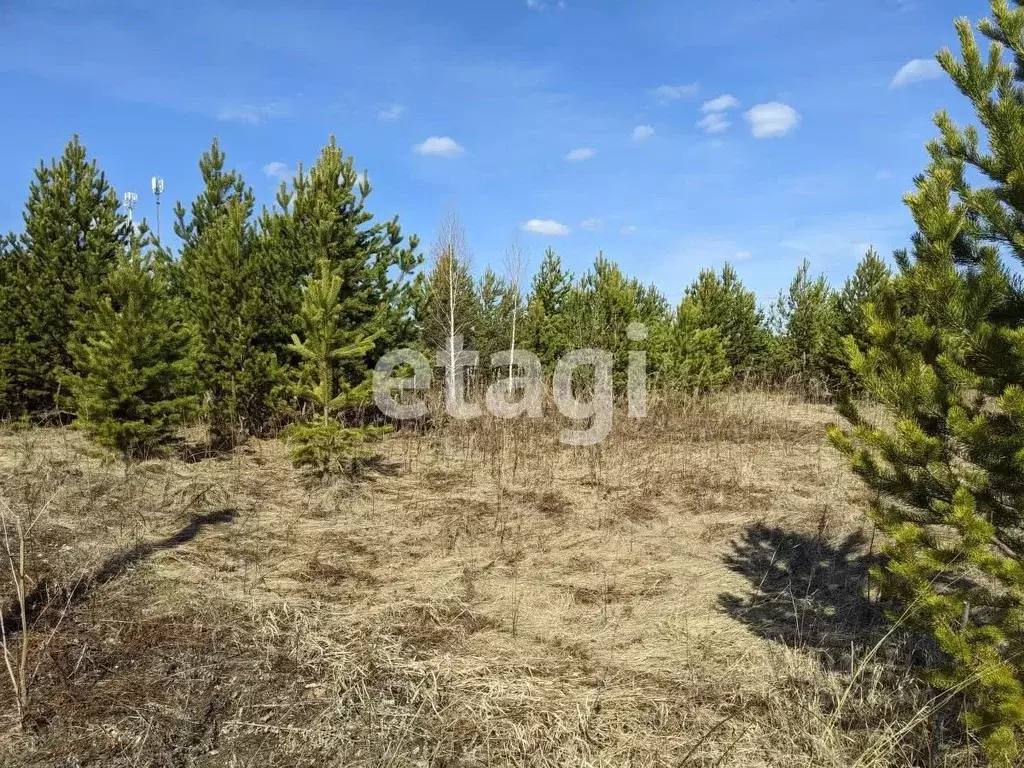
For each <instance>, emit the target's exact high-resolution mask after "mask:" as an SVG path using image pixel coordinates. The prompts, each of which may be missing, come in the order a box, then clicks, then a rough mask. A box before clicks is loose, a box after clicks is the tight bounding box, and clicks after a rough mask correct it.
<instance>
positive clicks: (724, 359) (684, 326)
mask: <svg viewBox="0 0 1024 768" xmlns="http://www.w3.org/2000/svg"><path fill="white" fill-rule="evenodd" d="M705 321H706V318H705V317H704V316H703V311H702V308H701V307H700V305H699V303H698V301H697V300H695V299H693V298H691V297H686V298H684V299H683V301H682V302H681V303H680V304H679V308H678V310H677V311H676V319H675V322H674V323H673V324H672V326H671V330H670V336H669V348H668V352H667V360H666V361H665V363H664V365H663V367H664V369H665V378H666V379H667V380H668V381H669V383H670V384H671V385H672V386H673V387H674V388H677V389H680V390H682V391H683V392H689V393H697V392H705V391H708V390H712V389H717V388H719V387H721V386H722V385H723V384H725V383H726V382H727V381H728V380H729V379H730V377H731V376H732V369H731V368H730V367H729V343H728V341H726V339H724V338H723V337H722V332H721V331H720V330H719V329H718V327H717V326H710V327H707V326H705V325H704V323H705Z"/></svg>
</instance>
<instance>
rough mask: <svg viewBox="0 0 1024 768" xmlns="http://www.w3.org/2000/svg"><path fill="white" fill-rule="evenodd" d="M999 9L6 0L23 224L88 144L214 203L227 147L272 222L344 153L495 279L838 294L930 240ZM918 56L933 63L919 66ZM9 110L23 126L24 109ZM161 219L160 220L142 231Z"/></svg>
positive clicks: (582, 1)
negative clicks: (514, 259) (932, 162)
mask: <svg viewBox="0 0 1024 768" xmlns="http://www.w3.org/2000/svg"><path fill="white" fill-rule="evenodd" d="M987 11H988V5H987V3H986V2H984V1H983V0H959V1H958V2H948V1H947V0H861V1H860V2H843V1H841V0H734V2H730V3H707V2H696V1H693V0H687V1H685V2H683V1H681V0H635V2H626V1H624V0H564V2H561V3H560V2H558V0H486V2H484V1H481V0H434V2H429V3H428V2H414V0H378V1H377V2H364V3H338V2H327V0H321V1H320V2H303V1H302V0H297V1H295V2H291V3H280V2H268V1H267V0H253V1H252V2H246V3H241V2H238V3H214V2H197V1H196V0H181V2H176V3H154V2H152V1H151V0H147V1H145V2H143V1H141V0H123V1H122V2H117V3H115V2H105V3H97V2H87V1H84V0H63V1H58V0H0V35H2V37H0V103H3V104H4V105H6V110H5V111H6V114H5V116H4V117H3V118H2V120H0V125H2V134H0V135H2V139H3V140H2V141H0V166H2V168H3V169H4V172H3V174H2V176H0V229H3V230H7V229H12V228H14V229H16V228H19V227H20V224H21V209H22V205H23V202H24V198H25V194H26V190H27V186H28V182H29V180H30V178H31V175H32V169H33V168H34V167H35V165H36V164H37V163H38V161H39V159H40V158H43V157H45V158H47V159H48V158H50V157H51V156H53V155H55V154H58V153H59V152H60V151H61V149H62V147H63V145H64V143H65V142H66V141H67V139H68V138H69V137H70V135H71V134H72V133H75V132H77V133H79V134H80V135H81V137H82V139H83V141H84V142H85V143H86V145H87V147H88V148H89V150H90V153H91V154H93V155H94V156H96V157H97V158H98V159H99V161H100V163H101V165H102V166H103V167H104V169H105V170H106V171H107V174H108V176H109V177H110V179H111V181H112V182H113V183H114V184H115V186H116V187H117V189H118V191H119V192H123V191H126V190H129V189H132V190H136V191H137V192H139V194H140V198H141V200H140V204H139V208H138V213H139V214H141V215H144V216H147V217H149V218H150V219H152V217H153V212H154V206H153V200H152V197H151V195H150V194H149V192H148V190H149V178H150V176H151V175H152V174H159V175H161V176H163V177H164V179H165V181H166V192H165V201H166V202H167V203H168V204H167V205H165V207H164V212H165V216H164V227H163V229H164V232H165V234H166V233H168V232H169V231H170V219H171V217H170V215H169V213H170V208H171V204H173V201H174V200H177V199H181V200H185V201H188V200H190V199H191V198H192V196H193V195H194V194H195V193H196V192H197V191H198V189H199V174H198V170H197V168H196V163H197V160H198V158H199V155H200V153H201V152H202V151H203V150H204V149H205V148H206V147H207V146H208V145H209V142H210V140H211V138H212V137H213V136H215V135H216V136H219V137H220V139H221V143H222V146H223V148H224V149H225V150H226V152H227V154H228V162H229V163H230V164H232V165H234V166H235V167H236V168H238V169H239V170H241V171H242V172H243V173H244V174H245V176H246V179H247V181H248V182H249V183H250V184H252V186H253V187H254V189H255V191H256V193H257V196H258V198H259V200H260V202H261V203H266V204H267V205H270V204H271V203H272V202H273V195H274V192H275V190H276V187H277V184H278V179H277V178H275V175H276V174H279V173H280V172H281V171H282V169H294V168H295V166H296V164H297V163H298V162H299V161H303V162H305V163H307V164H308V163H309V162H310V161H312V160H313V159H315V157H316V155H317V153H318V151H319V148H320V147H321V146H322V145H323V144H324V143H326V140H327V138H328V136H329V135H330V134H331V133H334V134H336V135H337V137H338V141H339V143H340V144H341V145H342V146H343V147H344V149H345V150H346V151H347V152H349V153H350V154H353V155H354V156H355V158H356V163H357V166H358V167H359V168H365V169H368V170H369V173H370V180H371V183H372V184H373V187H374V192H373V194H372V195H371V198H370V208H371V210H373V211H374V212H375V213H376V214H377V215H378V216H382V217H390V216H392V215H394V214H396V213H397V214H399V215H400V216H401V219H402V221H403V224H404V226H405V227H406V229H407V231H413V232H417V233H419V234H420V235H421V238H422V239H423V240H424V241H426V242H428V243H429V241H430V239H431V237H432V234H433V231H434V229H435V227H436V224H437V221H438V219H439V218H440V216H441V215H442V213H443V212H444V210H445V209H446V208H448V207H454V208H455V209H456V210H457V212H458V214H459V216H460V218H461V219H462V222H463V224H464V226H465V228H466V231H467V235H468V241H469V245H470V248H471V250H472V252H473V257H474V262H475V265H476V266H477V268H478V269H479V268H482V266H483V265H485V264H492V265H494V266H495V267H497V268H500V266H501V264H502V254H503V252H504V251H505V249H506V247H507V246H508V244H509V243H510V242H511V241H512V239H513V238H514V237H517V236H518V237H519V238H520V240H521V242H522V245H523V247H524V249H525V251H526V253H527V254H528V256H529V257H530V262H531V264H532V265H533V266H536V264H537V263H538V262H539V260H540V257H541V255H542V254H543V250H544V248H545V247H546V246H548V245H551V246H553V247H554V248H555V249H556V250H557V251H558V252H559V253H561V254H562V255H563V258H564V260H565V261H566V262H567V263H568V265H569V266H570V267H571V268H572V269H574V270H576V271H582V270H584V269H585V268H586V267H587V265H589V264H590V263H591V262H592V260H593V257H594V255H595V254H596V253H597V251H598V250H599V249H603V250H604V251H605V253H606V254H607V255H608V256H610V257H612V258H614V259H616V260H617V261H619V262H620V263H621V264H622V265H623V267H624V268H625V269H626V270H627V271H628V272H629V273H631V274H634V275H636V276H637V277H640V278H642V279H643V280H645V281H652V282H654V283H656V284H657V285H658V286H659V287H660V288H661V289H662V290H663V291H664V292H665V294H666V295H668V296H669V297H670V298H672V299H676V298H678V297H679V296H680V294H681V293H682V290H683V288H684V287H685V286H686V284H687V283H688V282H690V281H691V280H692V279H693V277H694V276H695V275H696V273H697V271H698V270H699V269H700V268H702V267H705V266H716V265H720V264H721V263H722V262H723V261H724V260H727V259H728V260H731V261H733V262H734V263H735V264H736V266H737V268H738V270H739V271H740V274H741V276H742V277H743V279H744V280H745V281H746V282H747V284H748V285H749V286H750V287H751V288H753V289H754V290H755V291H756V292H757V293H758V296H759V297H760V298H761V299H762V300H763V301H768V300H770V299H771V298H772V297H774V295H775V294H776V293H777V291H778V290H779V288H780V287H782V286H783V285H785V284H786V283H788V281H789V279H790V277H791V276H792V274H793V272H794V270H795V269H796V267H797V265H798V264H799V262H800V260H801V259H802V258H804V257H805V256H806V257H808V258H809V259H810V260H811V262H812V265H813V266H814V268H815V270H817V271H821V272H824V273H825V274H827V275H828V276H829V277H830V279H832V280H833V281H834V282H841V280H842V279H843V278H844V277H845V276H846V275H847V274H848V273H849V272H850V270H851V269H852V267H853V265H854V264H855V263H856V261H857V259H858V258H859V256H860V254H862V253H863V251H864V250H865V249H866V248H867V246H868V245H869V244H873V245H875V246H876V247H877V248H879V249H880V250H881V251H883V253H888V252H889V251H891V249H892V248H895V247H899V246H902V245H904V244H905V243H906V241H907V238H908V236H909V234H910V233H911V231H912V226H911V223H910V220H909V217H908V216H907V214H906V212H905V210H904V208H903V206H902V203H901V197H902V194H903V192H905V191H906V190H907V189H909V188H910V186H911V180H912V177H913V175H914V174H915V173H916V172H918V171H919V170H920V169H921V168H922V166H923V164H924V162H925V159H926V158H925V152H924V149H923V144H924V142H925V141H926V140H927V139H929V138H931V137H932V136H933V135H934V133H935V131H934V129H933V127H932V124H931V115H932V113H933V112H934V111H935V110H936V109H938V108H940V107H946V108H949V109H950V111H951V112H952V113H953V115H954V117H956V118H958V119H961V120H966V119H967V118H969V116H970V115H969V113H968V112H967V111H966V107H965V104H964V101H963V99H962V98H961V97H960V96H959V95H957V94H956V93H955V92H954V89H953V87H952V86H951V85H950V84H949V83H948V82H947V81H946V80H945V79H944V77H936V76H935V75H936V72H935V71H934V66H933V65H932V64H930V63H929V62H928V61H927V60H929V59H931V57H932V56H933V55H934V53H935V51H936V50H938V49H939V48H941V47H942V46H945V45H950V46H953V45H955V42H956V38H955V34H954V30H953V26H952V22H953V19H954V18H955V17H956V16H968V17H970V18H972V19H977V18H979V17H981V16H983V15H985V14H986V13H987ZM915 60H925V61H920V62H917V63H913V62H915ZM7 110H9V111H7ZM137 215H138V214H137Z"/></svg>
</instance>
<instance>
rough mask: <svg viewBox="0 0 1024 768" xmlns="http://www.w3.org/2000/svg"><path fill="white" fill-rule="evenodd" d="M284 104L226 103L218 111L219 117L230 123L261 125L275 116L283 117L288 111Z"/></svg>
mask: <svg viewBox="0 0 1024 768" xmlns="http://www.w3.org/2000/svg"><path fill="white" fill-rule="evenodd" d="M287 111H288V110H287V109H286V108H285V106H284V105H282V104H279V103H276V102H274V103H271V104H225V105H224V106H223V107H221V109H220V111H219V112H218V113H217V119H218V120H222V121H224V122H230V123H245V124H246V125H259V124H260V123H264V122H266V121H267V120H269V119H271V118H274V117H283V116H284V115H285V114H286V113H287Z"/></svg>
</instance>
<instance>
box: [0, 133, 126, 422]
mask: <svg viewBox="0 0 1024 768" xmlns="http://www.w3.org/2000/svg"><path fill="white" fill-rule="evenodd" d="M24 220H25V229H24V232H23V233H22V234H21V235H20V237H18V238H17V239H16V240H15V239H14V237H13V236H10V237H8V238H7V240H6V245H5V246H4V248H3V256H2V261H3V263H4V266H3V267H2V269H3V278H4V279H3V281H2V284H0V347H2V348H5V349H6V352H5V353H3V354H2V355H0V357H3V358H4V360H3V361H0V365H2V366H3V373H2V374H0V379H3V380H4V381H5V382H6V384H5V388H6V396H5V400H6V404H7V408H8V409H9V410H10V411H12V412H14V413H35V414H42V413H53V412H54V410H55V409H56V408H57V406H58V403H57V395H58V392H59V390H60V380H61V377H62V376H63V375H65V374H66V373H68V372H73V371H72V361H71V358H70V356H69V354H68V340H69V339H70V338H72V336H73V330H74V328H75V326H76V323H77V322H78V321H79V320H80V319H81V318H82V315H83V313H84V312H85V311H86V309H87V308H88V307H90V306H91V305H92V303H93V301H95V299H96V297H97V296H98V294H99V291H100V290H101V288H100V287H101V285H102V284H103V281H104V279H105V277H106V275H107V274H108V272H109V271H110V270H111V269H112V268H113V267H114V265H115V264H116V263H117V259H118V254H119V253H121V251H122V250H123V248H124V244H125V242H126V238H127V234H128V230H127V227H126V225H125V224H126V222H125V221H124V219H123V218H122V217H121V216H120V215H119V214H118V202H117V196H116V194H115V193H114V190H113V189H112V188H111V187H110V185H109V184H108V183H107V180H106V177H105V176H104V175H103V172H102V171H100V169H99V167H98V166H97V164H96V161H95V160H91V161H90V160H89V159H88V156H87V152H86V149H85V147H84V146H82V144H81V143H80V142H79V140H78V137H77V136H76V137H74V138H73V139H72V140H71V141H70V142H68V144H67V146H66V147H65V149H64V154H63V155H62V156H61V157H60V158H59V159H56V160H53V161H51V163H50V165H43V164H42V163H40V165H39V167H38V168H37V169H36V172H35V179H34V180H33V182H32V184H31V186H30V188H29V197H28V201H27V202H26V204H25V213H24Z"/></svg>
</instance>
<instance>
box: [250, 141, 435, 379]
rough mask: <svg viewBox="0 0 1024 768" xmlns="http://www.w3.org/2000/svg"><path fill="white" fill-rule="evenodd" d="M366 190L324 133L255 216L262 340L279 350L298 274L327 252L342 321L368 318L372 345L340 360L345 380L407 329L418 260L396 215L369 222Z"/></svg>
mask: <svg viewBox="0 0 1024 768" xmlns="http://www.w3.org/2000/svg"><path fill="white" fill-rule="evenodd" d="M371 192H372V187H371V185H370V182H369V177H368V176H367V175H366V174H365V173H363V174H359V173H357V172H356V169H355V165H354V161H353V159H352V158H351V157H349V156H347V155H345V153H344V151H343V150H342V149H341V148H340V147H339V146H338V144H337V141H336V140H335V138H334V136H331V138H330V141H329V142H328V144H327V146H326V147H324V148H323V150H322V151H321V153H320V157H319V158H318V160H317V162H316V163H315V164H314V165H313V166H312V168H310V170H309V172H308V173H306V172H304V171H303V169H302V168H301V166H300V168H299V171H298V173H297V174H296V176H295V178H294V179H293V180H292V182H291V184H290V185H289V184H287V183H284V182H282V184H281V188H280V190H279V191H278V195H277V208H276V209H275V210H273V211H264V213H263V215H262V216H261V218H260V224H261V234H260V238H259V244H258V248H259V249H260V251H261V252H262V253H263V254H264V255H263V256H262V257H261V261H262V262H263V263H264V264H265V265H266V269H267V276H266V278H265V280H266V284H267V285H268V286H269V289H268V292H269V295H268V297H267V318H266V321H265V328H266V335H267V344H269V345H271V346H275V347H276V351H277V352H278V354H281V353H282V352H284V351H285V350H286V348H287V342H288V339H289V337H290V334H291V330H292V325H293V321H294V318H295V316H296V313H297V312H298V311H299V307H300V305H301V301H302V290H301V287H302V284H303V282H302V281H303V279H304V278H305V277H307V276H309V275H311V274H312V273H313V270H314V268H315V267H316V264H317V263H318V261H319V260H320V259H323V258H326V259H327V260H328V261H329V262H330V264H331V265H332V266H333V268H335V269H336V270H337V271H338V273H339V274H340V275H341V277H342V287H341V291H340V293H339V301H340V310H339V311H340V312H341V319H340V322H341V323H342V325H343V326H345V327H350V328H359V327H367V326H368V324H370V323H373V324H374V325H375V327H374V328H372V329H370V330H371V332H372V334H373V336H374V338H375V339H376V341H375V342H374V345H373V347H372V348H371V349H370V350H368V351H367V354H366V355H365V356H364V357H363V358H360V359H355V358H350V359H347V360H346V361H345V362H344V364H343V366H342V368H343V372H344V375H345V377H346V379H347V380H348V381H349V382H350V383H358V382H359V381H361V380H362V379H363V378H364V376H365V373H366V371H367V369H368V368H369V367H371V366H372V365H373V364H374V363H375V362H376V359H377V358H379V357H380V356H381V355H382V354H384V353H385V352H386V351H388V350H389V349H395V348H398V347H400V346H402V345H404V344H407V343H409V342H410V341H411V340H412V339H413V336H414V328H413V324H412V301H413V292H412V281H411V279H410V276H411V274H412V272H413V270H415V268H416V267H417V266H419V264H420V263H421V261H422V259H421V257H420V255H419V253H418V252H417V249H418V247H419V240H418V238H417V237H416V236H415V235H412V236H410V237H409V238H405V237H404V236H403V234H402V229H401V227H400V225H399V222H398V217H397V216H396V217H395V218H393V219H391V220H389V221H376V222H375V221H374V216H373V214H372V213H371V212H370V211H368V210H367V208H366V201H367V199H368V198H369V196H370V194H371ZM283 357H284V355H283V354H282V359H283Z"/></svg>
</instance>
